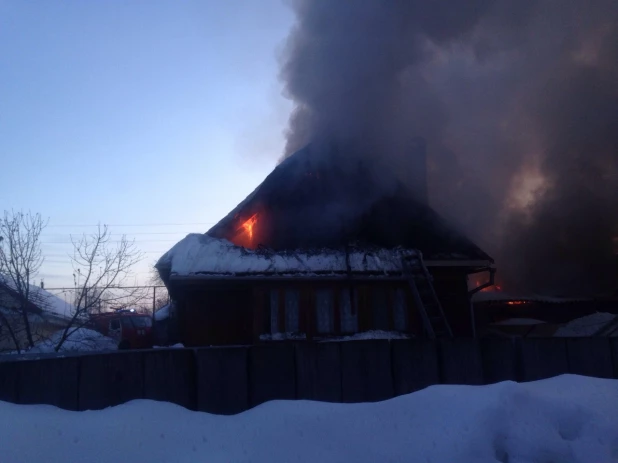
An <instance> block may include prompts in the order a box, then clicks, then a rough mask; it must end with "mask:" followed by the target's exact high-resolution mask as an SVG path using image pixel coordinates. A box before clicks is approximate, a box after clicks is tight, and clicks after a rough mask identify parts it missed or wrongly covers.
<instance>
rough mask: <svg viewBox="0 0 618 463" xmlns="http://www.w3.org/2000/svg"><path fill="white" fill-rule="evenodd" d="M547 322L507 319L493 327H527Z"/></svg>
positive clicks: (528, 319) (531, 319)
mask: <svg viewBox="0 0 618 463" xmlns="http://www.w3.org/2000/svg"><path fill="white" fill-rule="evenodd" d="M545 323H547V322H544V321H543V320H537V319H535V318H507V319H506V320H502V321H499V322H496V323H493V325H499V326H528V325H543V324H545Z"/></svg>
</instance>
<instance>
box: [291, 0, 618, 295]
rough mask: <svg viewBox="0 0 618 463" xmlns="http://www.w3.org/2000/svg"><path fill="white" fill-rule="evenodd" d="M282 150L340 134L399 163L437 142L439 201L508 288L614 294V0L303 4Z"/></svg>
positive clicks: (617, 129)
mask: <svg viewBox="0 0 618 463" xmlns="http://www.w3.org/2000/svg"><path fill="white" fill-rule="evenodd" d="M290 3H291V6H292V8H293V10H294V12H295V13H296V20H297V21H296V25H295V27H294V29H293V30H292V32H291V35H290V37H289V40H288V44H287V50H286V53H285V56H284V57H283V60H282V69H281V78H282V80H283V82H284V86H285V93H286V95H287V96H288V97H289V98H291V99H292V100H293V101H294V102H295V111H294V113H293V115H292V116H291V119H290V122H289V131H288V133H287V148H286V155H287V154H290V153H292V152H294V151H295V150H297V149H298V148H300V147H302V146H304V145H305V144H307V143H308V142H310V141H313V142H315V141H316V140H318V141H319V140H326V139H330V140H338V141H339V142H342V143H346V144H347V145H348V146H356V149H357V151H358V152H363V153H365V154H370V155H372V156H379V157H381V158H382V159H383V161H385V164H387V165H390V166H391V170H393V171H397V168H396V166H397V164H398V163H400V162H404V161H405V149H406V148H405V147H406V143H407V141H408V140H409V139H410V138H411V137H412V136H416V135H419V136H423V137H425V138H426V140H427V142H428V148H429V157H430V159H429V164H430V171H429V184H430V202H431V204H432V205H433V206H434V207H435V208H436V209H437V210H438V211H439V212H440V213H442V214H444V215H445V216H447V217H450V218H451V219H452V220H454V221H456V222H457V223H458V224H459V225H460V226H461V228H462V230H463V231H465V232H466V233H467V234H468V235H469V236H470V237H471V238H472V239H474V240H476V241H477V242H478V244H479V245H481V246H482V247H485V249H486V250H487V251H488V252H490V253H491V254H493V255H494V256H495V257H496V260H497V264H498V269H499V274H500V275H501V276H502V279H503V281H504V283H505V284H506V285H507V287H509V288H510V289H512V290H520V291H537V292H545V293H564V294H568V293H569V292H571V293H588V294H590V293H591V292H598V291H604V290H613V289H615V288H616V286H617V285H616V273H617V272H616V265H615V259H614V253H613V249H612V237H613V236H615V235H616V234H618V181H617V180H618V162H617V161H618V2H617V1H616V0H592V1H585V0H469V1H454V0H434V1H427V0H354V1H351V0H336V1H333V0H295V1H291V2H290Z"/></svg>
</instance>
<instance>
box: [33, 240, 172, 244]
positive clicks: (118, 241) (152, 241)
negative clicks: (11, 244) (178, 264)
mask: <svg viewBox="0 0 618 463" xmlns="http://www.w3.org/2000/svg"><path fill="white" fill-rule="evenodd" d="M127 241H135V243H136V244H137V243H173V242H176V243H177V242H178V240H177V239H167V240H139V241H138V240H131V239H128V240H127ZM122 242H123V241H122V240H110V241H106V243H122ZM41 244H73V242H72V241H41Z"/></svg>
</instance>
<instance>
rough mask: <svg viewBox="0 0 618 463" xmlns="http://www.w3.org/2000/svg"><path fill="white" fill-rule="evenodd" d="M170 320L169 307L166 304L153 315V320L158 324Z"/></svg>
mask: <svg viewBox="0 0 618 463" xmlns="http://www.w3.org/2000/svg"><path fill="white" fill-rule="evenodd" d="M168 318H170V305H169V304H166V305H164V306H163V307H161V308H160V309H159V310H157V311H156V312H155V313H154V319H155V320H156V321H158V322H160V321H163V320H167V319H168Z"/></svg>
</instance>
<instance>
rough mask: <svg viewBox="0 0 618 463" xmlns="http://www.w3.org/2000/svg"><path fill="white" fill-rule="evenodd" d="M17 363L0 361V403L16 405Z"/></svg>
mask: <svg viewBox="0 0 618 463" xmlns="http://www.w3.org/2000/svg"><path fill="white" fill-rule="evenodd" d="M18 375H19V368H18V362H10V361H8V362H4V361H0V401H3V402H11V403H17V389H18V385H17V383H18V381H19V377H18Z"/></svg>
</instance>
